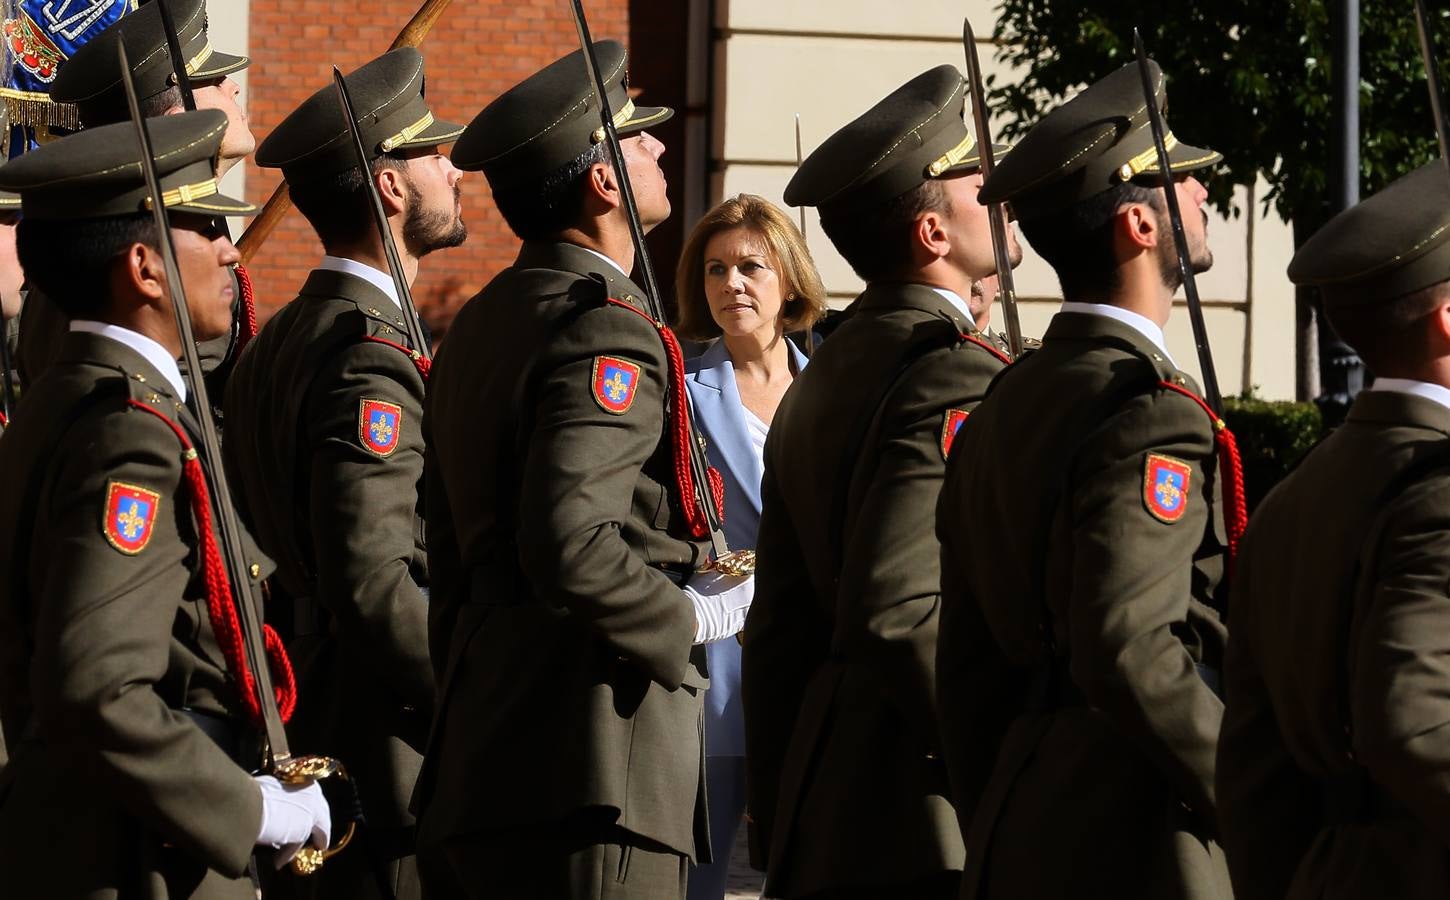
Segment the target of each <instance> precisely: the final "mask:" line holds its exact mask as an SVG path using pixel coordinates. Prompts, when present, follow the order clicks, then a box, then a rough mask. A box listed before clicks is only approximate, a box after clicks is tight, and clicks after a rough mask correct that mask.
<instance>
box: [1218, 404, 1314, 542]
mask: <svg viewBox="0 0 1450 900" xmlns="http://www.w3.org/2000/svg"><path fill="white" fill-rule="evenodd" d="M1223 418H1224V421H1225V422H1227V423H1228V427H1229V428H1230V429H1231V430H1232V431H1233V433H1234V437H1235V438H1236V439H1237V440H1238V444H1239V455H1240V456H1242V457H1243V462H1244V493H1245V494H1246V495H1247V499H1248V508H1249V512H1250V513H1252V512H1253V511H1254V509H1255V508H1256V507H1257V506H1258V505H1259V501H1260V500H1263V499H1264V496H1265V495H1266V494H1268V493H1269V489H1270V488H1272V487H1273V486H1274V485H1276V484H1278V483H1279V480H1280V479H1281V478H1283V477H1284V476H1285V475H1287V474H1289V471H1290V470H1291V469H1293V468H1294V466H1295V464H1297V463H1298V462H1299V460H1300V458H1302V457H1303V456H1304V454H1305V453H1307V452H1308V451H1309V448H1310V447H1313V446H1314V445H1315V444H1316V443H1317V442H1318V441H1319V439H1320V437H1322V436H1323V434H1324V416H1323V415H1321V414H1320V412H1319V407H1317V406H1315V405H1314V404H1313V403H1292V402H1289V401H1285V400H1260V399H1259V398H1257V397H1253V396H1242V397H1226V398H1224V411H1223Z"/></svg>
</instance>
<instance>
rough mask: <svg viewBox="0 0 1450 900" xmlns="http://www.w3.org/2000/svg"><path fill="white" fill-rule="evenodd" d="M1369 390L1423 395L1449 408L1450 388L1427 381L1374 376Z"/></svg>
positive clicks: (1415, 395)
mask: <svg viewBox="0 0 1450 900" xmlns="http://www.w3.org/2000/svg"><path fill="white" fill-rule="evenodd" d="M1370 390H1372V391H1394V392H1396V393H1399V394H1409V395H1411V396H1414V397H1424V398H1425V399H1426V400H1433V401H1434V402H1436V403H1438V404H1440V405H1441V406H1443V407H1445V408H1446V409H1450V388H1447V387H1445V386H1444V385H1439V384H1431V383H1430V382H1428V381H1415V380H1414V379H1412V378H1376V379H1375V380H1374V384H1373V385H1371V386H1370Z"/></svg>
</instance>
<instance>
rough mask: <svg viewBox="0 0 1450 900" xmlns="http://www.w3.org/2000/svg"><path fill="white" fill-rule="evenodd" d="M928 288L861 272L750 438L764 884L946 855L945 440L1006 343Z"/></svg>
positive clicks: (754, 805) (757, 820)
mask: <svg viewBox="0 0 1450 900" xmlns="http://www.w3.org/2000/svg"><path fill="white" fill-rule="evenodd" d="M970 332H971V327H970V324H969V320H968V319H967V318H966V316H965V315H964V314H963V313H962V312H961V311H959V310H958V309H957V308H956V307H955V306H954V305H953V304H952V303H951V302H950V301H949V300H947V299H946V298H945V297H943V296H941V295H940V294H938V293H937V292H936V291H934V290H932V289H931V288H929V287H925V286H922V285H916V284H884V283H883V284H873V285H871V286H869V287H868V288H867V290H866V291H865V293H863V294H862V295H861V296H860V297H859V298H858V299H857V300H856V302H855V304H854V305H853V309H852V310H851V313H850V316H849V318H848V319H847V320H846V322H845V324H843V325H841V326H840V328H838V329H837V330H836V332H835V333H834V334H833V335H832V336H831V339H830V340H829V341H827V342H825V343H824V344H822V345H821V348H820V350H819V351H818V352H817V353H816V355H815V357H814V358H813V359H812V361H811V365H810V367H809V368H808V369H806V370H805V371H804V372H802V373H801V375H800V377H799V378H797V379H796V381H795V383H794V384H793V385H792V386H791V389H790V390H789V391H788V392H787V393H786V396H785V399H784V400H783V401H782V402H781V406H780V409H779V411H778V412H777V413H776V417H775V423H774V425H773V426H772V427H771V430H770V436H769V437H768V438H767V440H766V449H765V478H764V482H763V485H762V488H761V503H762V511H761V520H760V533H759V546H758V547H757V554H758V557H757V558H758V569H757V575H756V593H755V600H754V603H753V605H752V607H751V610H750V614H749V617H748V619H747V621H746V627H745V637H744V652H743V655H742V661H741V679H742V692H743V701H744V708H745V735H746V754H745V760H746V772H747V778H746V782H747V797H748V799H747V807H748V809H749V811H750V815H751V817H752V818H753V820H754V824H753V827H754V829H755V834H754V842H755V846H756V849H757V855H759V853H760V852H761V851H764V852H765V858H764V859H757V860H756V863H757V865H759V864H760V863H764V864H765V866H764V867H765V869H766V872H767V876H766V891H767V893H768V894H769V895H770V896H772V897H796V896H800V895H803V894H808V893H811V892H815V891H826V890H831V889H840V888H855V889H868V888H883V889H884V888H889V887H891V886H900V885H903V884H907V883H912V882H918V881H921V880H923V879H926V878H930V877H933V876H937V877H939V874H940V873H941V872H943V871H944V870H959V869H961V867H962V863H963V848H962V839H961V834H960V832H959V830H958V827H957V820H956V814H955V812H954V811H953V808H952V804H951V801H950V799H949V797H948V790H947V776H946V771H945V769H944V767H943V764H942V763H941V761H940V759H939V750H940V740H939V736H938V729H937V720H936V712H935V710H936V673H935V668H936V663H935V659H936V638H937V610H938V607H939V602H940V598H939V584H940V579H939V569H938V565H939V564H938V559H939V555H940V554H939V549H938V545H937V541H936V538H935V536H934V535H933V532H932V522H933V515H934V511H935V509H936V498H937V492H938V491H939V490H940V487H941V479H942V473H943V470H944V468H945V465H946V455H947V451H948V449H949V447H950V441H951V440H952V438H953V436H954V435H955V430H956V428H957V427H959V426H960V424H961V421H962V418H963V416H964V415H965V414H966V413H967V412H969V411H970V410H971V409H972V408H973V407H974V406H975V405H976V404H977V402H978V401H980V400H981V398H982V396H983V395H984V394H985V393H986V390H987V385H988V383H989V382H990V381H991V379H992V377H993V376H994V375H995V374H997V372H999V371H1000V370H1001V369H1002V367H1003V365H1004V364H1005V358H1004V357H1002V356H1001V354H1000V353H998V352H997V351H996V350H995V348H991V347H990V346H989V345H988V344H987V343H986V342H984V341H981V340H980V339H979V338H975V337H971V336H970Z"/></svg>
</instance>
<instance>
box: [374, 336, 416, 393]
mask: <svg viewBox="0 0 1450 900" xmlns="http://www.w3.org/2000/svg"><path fill="white" fill-rule="evenodd" d="M363 340H366V341H372V342H373V343H375V344H384V345H386V346H388V347H392V348H393V349H394V350H397V351H399V352H400V353H406V354H407V355H408V358H409V359H411V360H412V361H413V365H414V366H416V367H417V368H418V374H419V375H422V376H423V381H424V382H425V383H426V382H427V381H428V372H429V371H431V370H432V368H433V360H431V359H429V358H428V357H426V356H424V355H423V354H421V353H419V352H417V351H416V350H409V349H408V348H407V347H404V346H403V345H402V344H395V343H393V342H392V341H389V340H385V339H383V338H380V337H373V336H372V335H370V334H369V335H365V336H364V337H363Z"/></svg>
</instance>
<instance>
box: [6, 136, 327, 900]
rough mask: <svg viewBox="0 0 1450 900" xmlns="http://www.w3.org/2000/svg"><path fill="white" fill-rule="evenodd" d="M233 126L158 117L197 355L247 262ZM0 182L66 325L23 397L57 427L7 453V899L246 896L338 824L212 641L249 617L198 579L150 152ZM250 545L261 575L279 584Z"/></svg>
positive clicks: (193, 508) (211, 515) (28, 258)
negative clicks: (300, 782)
mask: <svg viewBox="0 0 1450 900" xmlns="http://www.w3.org/2000/svg"><path fill="white" fill-rule="evenodd" d="M225 129H226V117H225V116H224V115H222V114H221V113H219V112H216V111H214V110H201V111H197V112H192V113H186V114H184V115H180V116H174V117H168V118H166V119H158V120H153V121H152V138H153V141H154V143H155V151H156V156H157V168H158V173H159V175H160V181H161V188H162V190H163V202H164V203H165V204H166V205H167V207H168V208H169V209H168V211H169V214H170V215H171V222H172V229H171V232H172V236H173V238H174V241H175V245H176V249H177V263H178V269H179V271H180V273H181V278H182V282H183V284H182V287H184V289H185V293H186V295H187V297H188V299H189V302H190V307H191V314H192V327H193V328H194V329H195V331H196V335H197V337H199V338H215V337H216V336H218V335H220V334H223V333H225V332H226V330H227V328H228V327H230V323H231V304H232V293H233V287H232V281H231V278H230V276H229V275H228V272H227V267H228V266H230V265H231V264H232V263H234V262H235V261H236V258H237V251H236V248H235V247H233V246H232V244H231V241H230V240H229V239H228V238H227V236H226V235H225V234H224V233H223V232H221V231H219V230H217V229H216V228H215V226H214V224H213V222H214V219H213V216H214V215H216V214H217V213H219V212H221V213H226V214H229V215H245V214H248V213H251V212H254V211H255V210H254V208H253V207H251V206H249V205H248V204H245V203H243V202H241V201H239V200H234V199H232V198H230V197H226V196H224V195H222V194H219V193H217V192H216V191H215V190H214V189H215V186H216V185H215V181H214V180H213V179H214V176H213V165H214V160H213V156H214V154H215V153H216V151H217V147H218V145H219V143H220V142H221V139H222V134H223V132H224V131H225ZM0 185H3V186H4V187H5V188H7V189H10V190H16V191H19V192H20V193H21V195H22V198H23V203H24V215H25V219H24V221H23V222H22V223H21V225H20V229H19V235H18V239H19V251H20V259H21V262H22V263H23V264H24V266H25V268H26V271H27V272H28V273H29V275H30V277H31V278H32V279H34V280H35V283H36V286H37V287H38V288H39V289H41V290H43V291H45V292H46V293H47V294H48V295H49V296H50V297H51V298H52V300H53V301H54V302H55V303H56V304H57V305H58V306H59V307H60V309H61V310H62V311H63V312H64V313H65V314H66V316H67V318H68V319H69V320H70V326H69V332H68V333H67V335H66V338H65V341H64V343H63V346H62V349H61V352H60V355H59V357H58V359H57V360H56V362H55V363H54V364H53V365H52V366H50V367H49V368H48V369H47V370H46V373H45V375H44V376H42V377H41V378H40V379H39V380H38V381H36V382H35V383H34V384H33V385H32V386H31V388H30V394H31V397H32V401H31V403H32V404H33V405H34V406H38V407H39V408H41V409H44V410H46V411H47V415H44V416H39V415H22V416H19V417H17V419H16V421H15V423H14V424H13V425H12V426H11V428H10V429H9V430H8V431H7V432H6V433H5V436H4V439H3V440H0V470H3V471H5V472H7V473H15V474H16V484H17V485H22V484H23V485H24V489H23V490H13V491H6V492H4V493H3V494H0V724H3V730H4V735H5V744H6V745H7V746H8V747H9V748H10V753H11V759H10V762H9V764H8V765H7V766H6V767H5V769H4V771H3V773H0V873H3V875H0V892H3V893H4V895H5V896H6V897H7V898H12V897H13V898H16V900H32V898H34V900H40V898H56V897H65V898H70V897H87V898H97V900H100V898H120V897H142V896H144V897H163V898H177V897H206V898H237V900H242V898H251V897H254V896H255V893H254V889H253V887H252V883H251V879H249V878H247V877H246V870H247V867H248V861H249V859H250V858H251V856H252V852H253V847H254V845H271V846H276V847H284V848H288V850H287V852H285V853H284V854H282V855H281V857H282V858H284V859H285V858H286V857H287V856H290V854H291V853H292V852H295V850H296V848H297V847H299V846H301V845H302V844H303V843H304V842H306V841H309V840H311V841H315V842H316V843H317V844H319V845H325V844H326V841H327V837H328V829H329V819H328V810H327V804H326V802H325V801H324V800H323V799H322V794H321V791H320V790H319V789H318V788H317V786H316V785H311V786H308V787H306V788H300V789H299V788H284V787H283V786H282V785H280V784H279V783H278V782H277V781H276V779H274V778H272V777H271V776H253V775H251V774H249V772H250V771H251V770H253V769H254V768H255V767H256V766H257V765H259V763H260V762H261V760H260V754H259V752H258V751H259V748H260V743H259V736H258V734H257V732H256V730H255V727H254V723H253V722H251V721H249V720H248V719H247V718H246V714H245V713H244V706H243V704H242V702H241V697H240V695H239V694H238V685H239V684H240V683H242V679H243V672H242V669H243V667H245V665H246V662H245V661H244V658H243V657H244V655H243V654H235V655H233V654H232V653H229V652H228V650H227V649H226V648H227V647H229V646H230V644H228V643H226V642H224V641H221V640H220V639H219V637H218V635H219V634H225V633H230V632H231V631H232V630H234V629H235V628H236V611H235V608H234V607H232V606H231V605H230V602H229V598H228V595H226V594H225V593H222V592H219V591H216V590H214V589H213V588H212V587H210V586H209V584H208V580H207V578H206V577H205V572H204V570H205V569H206V568H207V566H206V565H205V562H204V561H205V560H208V559H216V556H215V554H216V552H217V551H216V550H215V547H216V543H215V542H216V541H217V540H218V538H217V536H216V535H215V534H214V533H210V532H209V529H210V528H211V527H212V526H211V522H214V521H215V520H216V511H215V507H214V506H211V507H210V508H209V504H211V503H212V500H211V498H210V497H209V496H208V492H207V491H206V490H205V489H204V488H203V487H200V486H199V485H201V484H204V481H203V479H204V478H205V476H204V474H203V473H202V472H201V470H200V462H199V461H198V460H197V458H196V452H195V450H194V449H193V447H194V446H195V445H196V444H197V443H199V442H200V438H199V432H200V429H199V426H198V423H197V422H196V420H195V419H194V417H193V415H192V412H191V409H190V408H189V407H187V406H186V405H184V401H185V399H186V394H187V382H186V381H185V380H183V379H182V377H181V373H180V370H179V369H178V367H177V364H176V357H177V355H178V354H179V353H180V349H181V338H180V335H179V333H178V329H177V325H176V322H175V319H174V314H173V310H172V305H171V301H170V296H169V293H168V291H167V288H166V282H165V274H164V270H163V266H162V261H161V255H160V253H159V251H158V249H157V245H158V236H157V234H156V231H155V226H154V224H153V222H152V218H151V215H150V214H149V213H146V212H144V211H143V210H144V206H143V201H145V200H146V199H147V198H148V193H147V188H146V184H145V181H144V178H143V176H142V171H141V166H140V164H139V162H138V144H137V141H136V137H135V132H134V130H133V129H132V126H131V124H130V123H126V124H124V125H120V124H118V125H112V126H106V127H102V128H97V129H95V130H93V131H92V130H88V131H86V132H83V133H81V134H78V135H75V136H73V137H67V138H63V139H61V140H59V141H57V142H55V143H53V144H48V145H46V146H44V147H42V148H40V149H39V150H36V151H34V152H32V153H29V154H27V155H26V156H24V157H23V158H21V159H18V160H15V161H14V162H11V163H9V164H7V165H5V166H4V167H3V168H0ZM202 188H205V189H204V190H202ZM242 541H243V547H244V552H245V553H246V560H248V561H249V562H251V566H250V568H251V571H252V572H253V573H255V574H254V577H260V576H263V575H265V574H266V573H267V572H269V571H270V570H271V563H270V562H268V561H267V560H266V558H265V557H264V556H262V555H261V554H260V553H259V552H258V551H257V549H256V548H255V546H253V545H252V543H251V539H250V538H249V537H248V536H246V535H245V534H244V535H242ZM209 548H210V549H209ZM219 564H220V563H219V562H218V565H219Z"/></svg>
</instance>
